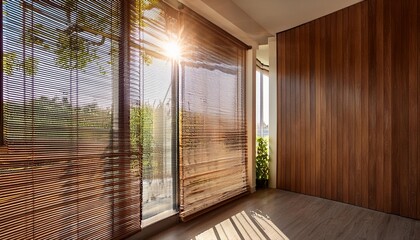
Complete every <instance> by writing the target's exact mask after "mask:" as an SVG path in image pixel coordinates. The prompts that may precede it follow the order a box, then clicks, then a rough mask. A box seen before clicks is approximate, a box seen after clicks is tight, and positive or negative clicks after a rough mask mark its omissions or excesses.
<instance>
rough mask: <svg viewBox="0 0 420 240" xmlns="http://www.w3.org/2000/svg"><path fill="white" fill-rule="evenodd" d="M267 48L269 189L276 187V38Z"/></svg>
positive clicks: (271, 39) (270, 39) (271, 40)
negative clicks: (268, 67) (268, 68)
mask: <svg viewBox="0 0 420 240" xmlns="http://www.w3.org/2000/svg"><path fill="white" fill-rule="evenodd" d="M268 48H269V66H270V70H269V71H270V73H269V79H270V80H269V88H270V90H269V95H270V96H269V111H270V118H269V119H270V125H269V132H270V138H269V145H270V151H269V155H270V160H271V161H270V180H269V182H268V185H269V187H270V188H276V187H277V186H276V185H277V183H276V182H277V44H276V38H275V37H270V38H268Z"/></svg>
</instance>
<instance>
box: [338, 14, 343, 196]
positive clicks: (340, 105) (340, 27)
mask: <svg viewBox="0 0 420 240" xmlns="http://www.w3.org/2000/svg"><path fill="white" fill-rule="evenodd" d="M336 32H337V40H336V41H337V65H336V67H337V108H338V109H337V122H338V123H339V125H340V126H339V127H337V200H338V201H343V161H342V160H343V127H342V124H343V121H344V119H343V77H344V75H343V62H344V55H343V46H344V45H343V41H344V39H343V34H344V27H343V11H339V12H338V13H337V29H336Z"/></svg>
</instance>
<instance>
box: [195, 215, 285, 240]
mask: <svg viewBox="0 0 420 240" xmlns="http://www.w3.org/2000/svg"><path fill="white" fill-rule="evenodd" d="M193 239H194V240H212V239H215V240H218V239H229V240H233V239H250V240H251V239H252V240H254V239H255V240H256V239H276V240H288V239H289V238H288V237H287V236H286V235H285V234H284V233H283V232H282V231H281V230H280V229H279V228H278V227H277V226H276V225H275V224H274V223H273V222H272V221H271V219H270V217H269V216H268V215H265V214H263V213H262V212H261V211H258V210H257V211H251V212H249V213H246V212H245V211H242V212H240V213H237V214H235V215H233V216H231V217H230V218H228V219H226V220H224V221H222V222H220V223H218V224H216V225H215V226H214V227H212V228H210V229H207V230H206V231H204V232H202V233H200V234H198V235H197V236H195V238H193Z"/></svg>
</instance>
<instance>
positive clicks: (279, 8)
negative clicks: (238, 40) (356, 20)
mask: <svg viewBox="0 0 420 240" xmlns="http://www.w3.org/2000/svg"><path fill="white" fill-rule="evenodd" d="M222 1H223V0H222ZM225 1H226V0H225ZM231 1H232V2H234V3H235V4H236V5H237V6H238V7H239V8H241V9H242V10H243V11H244V12H246V13H247V14H248V16H250V17H251V18H252V19H254V20H255V21H256V22H257V23H258V24H260V25H261V26H262V27H263V28H265V29H266V30H267V31H268V32H269V33H271V34H273V35H274V34H276V33H278V32H282V31H285V30H287V29H290V28H293V27H296V26H299V25H301V24H304V23H307V22H309V21H312V20H315V19H317V18H320V17H322V16H325V15H328V14H330V13H333V12H335V11H338V10H340V9H343V8H345V7H348V6H351V5H353V4H355V3H358V2H361V0H315V1H314V0H259V1H255V0H231Z"/></svg>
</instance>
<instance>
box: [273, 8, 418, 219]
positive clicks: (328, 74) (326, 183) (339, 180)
mask: <svg viewBox="0 0 420 240" xmlns="http://www.w3.org/2000/svg"><path fill="white" fill-rule="evenodd" d="M419 5H420V3H419V2H418V1H416V0H407V1H392V0H369V1H364V2H361V3H358V4H356V5H353V6H351V7H349V8H345V9H343V10H340V11H338V12H336V13H333V14H330V15H328V16H326V17H323V18H320V19H317V20H315V21H313V22H310V23H308V24H304V25H302V26H300V27H297V28H294V29H291V30H288V31H286V32H283V33H279V34H278V44H279V48H278V49H279V50H278V52H279V57H280V58H283V59H280V61H279V62H280V64H279V65H278V67H279V71H278V73H279V75H281V76H279V81H280V87H279V91H280V92H281V93H280V94H279V98H280V99H279V101H281V103H280V104H279V105H278V106H279V108H280V109H279V111H278V112H279V113H280V114H282V116H280V117H279V119H281V123H279V128H280V130H279V135H280V136H279V146H280V148H281V150H280V154H279V164H278V166H280V167H279V168H280V171H279V173H280V174H282V175H283V176H279V178H278V183H279V184H278V185H279V186H280V188H282V189H286V190H291V191H295V192H301V193H305V194H311V195H314V196H319V197H324V198H329V199H334V200H338V201H342V202H345V203H351V204H355V205H359V206H363V207H369V208H371V209H375V210H379V211H385V212H392V213H395V214H400V215H402V216H407V217H412V218H417V219H419V218H420V174H419V169H420V152H419V148H420V139H419V135H420V127H419V126H418V124H419V120H420V109H419V107H420V98H419V95H420V83H419V77H420V54H419V49H420V47H419V42H418V41H419V39H420V36H419V34H420V33H419V32H420V29H419V22H420V20H419V18H420V17H419V15H420V14H419V13H420V11H419V8H420V6H419Z"/></svg>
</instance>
